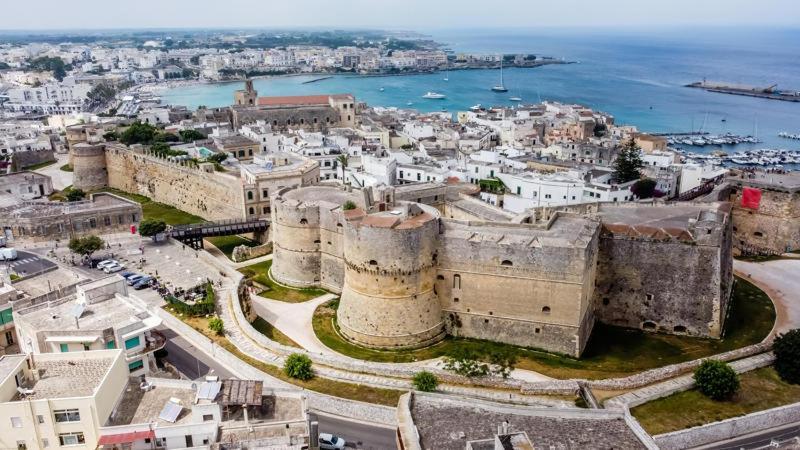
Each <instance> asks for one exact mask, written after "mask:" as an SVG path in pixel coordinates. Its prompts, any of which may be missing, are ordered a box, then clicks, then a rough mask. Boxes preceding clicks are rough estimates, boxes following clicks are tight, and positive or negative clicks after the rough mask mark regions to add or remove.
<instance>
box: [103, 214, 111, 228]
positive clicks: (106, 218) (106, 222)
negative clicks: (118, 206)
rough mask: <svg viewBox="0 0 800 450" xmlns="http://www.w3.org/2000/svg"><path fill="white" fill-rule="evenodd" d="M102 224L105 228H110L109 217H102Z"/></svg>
mask: <svg viewBox="0 0 800 450" xmlns="http://www.w3.org/2000/svg"><path fill="white" fill-rule="evenodd" d="M103 224H104V225H105V226H107V227H110V226H111V217H109V216H105V217H103Z"/></svg>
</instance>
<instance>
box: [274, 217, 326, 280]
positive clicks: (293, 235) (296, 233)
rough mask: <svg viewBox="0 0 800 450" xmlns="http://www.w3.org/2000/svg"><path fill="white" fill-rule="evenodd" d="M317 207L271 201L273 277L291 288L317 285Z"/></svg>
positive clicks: (318, 226)
mask: <svg viewBox="0 0 800 450" xmlns="http://www.w3.org/2000/svg"><path fill="white" fill-rule="evenodd" d="M319 211H320V208H319V207H318V206H317V205H305V204H302V205H294V204H291V203H290V204H286V203H284V202H282V201H276V202H273V207H272V233H273V234H272V236H273V259H274V263H273V265H272V276H273V278H275V280H277V281H278V282H281V283H284V284H288V285H291V286H298V287H301V286H316V285H318V284H319V283H320V279H321V275H320V269H321V258H322V257H321V253H320V248H321V239H320V234H321V233H320V213H319Z"/></svg>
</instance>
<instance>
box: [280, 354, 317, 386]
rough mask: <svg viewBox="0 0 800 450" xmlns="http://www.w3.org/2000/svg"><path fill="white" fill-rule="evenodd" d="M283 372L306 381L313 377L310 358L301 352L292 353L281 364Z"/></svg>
mask: <svg viewBox="0 0 800 450" xmlns="http://www.w3.org/2000/svg"><path fill="white" fill-rule="evenodd" d="M283 373H285V374H286V375H288V376H289V377H291V378H296V379H298V380H301V381H308V380H310V379H312V378H314V371H313V369H312V368H311V358H309V357H308V356H306V355H303V354H302V353H292V354H291V355H289V357H288V358H286V362H285V363H284V364H283Z"/></svg>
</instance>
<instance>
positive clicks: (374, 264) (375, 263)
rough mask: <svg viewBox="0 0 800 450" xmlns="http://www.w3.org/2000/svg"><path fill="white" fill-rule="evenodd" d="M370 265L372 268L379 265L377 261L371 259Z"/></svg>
mask: <svg viewBox="0 0 800 450" xmlns="http://www.w3.org/2000/svg"><path fill="white" fill-rule="evenodd" d="M369 265H370V266H377V265H378V261H375V260H374V259H370V260H369Z"/></svg>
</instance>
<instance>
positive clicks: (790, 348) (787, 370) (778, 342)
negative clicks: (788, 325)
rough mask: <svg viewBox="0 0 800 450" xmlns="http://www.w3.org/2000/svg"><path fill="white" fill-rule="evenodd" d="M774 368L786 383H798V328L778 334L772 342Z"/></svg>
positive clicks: (799, 382) (799, 381)
mask: <svg viewBox="0 0 800 450" xmlns="http://www.w3.org/2000/svg"><path fill="white" fill-rule="evenodd" d="M772 351H773V352H774V353H775V370H776V371H777V372H778V375H780V377H781V379H782V380H783V381H785V382H787V383H791V384H800V329H797V328H795V329H794V330H790V331H788V332H786V333H782V334H779V335H778V337H776V338H775V342H774V343H773V344H772Z"/></svg>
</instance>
